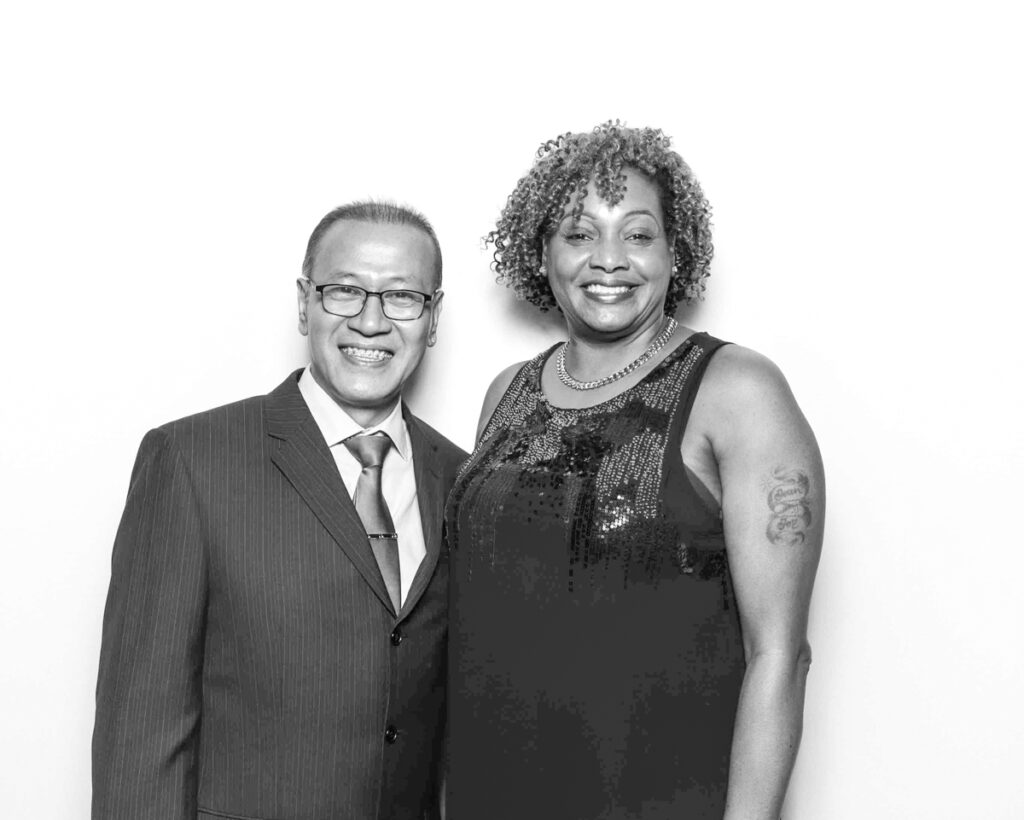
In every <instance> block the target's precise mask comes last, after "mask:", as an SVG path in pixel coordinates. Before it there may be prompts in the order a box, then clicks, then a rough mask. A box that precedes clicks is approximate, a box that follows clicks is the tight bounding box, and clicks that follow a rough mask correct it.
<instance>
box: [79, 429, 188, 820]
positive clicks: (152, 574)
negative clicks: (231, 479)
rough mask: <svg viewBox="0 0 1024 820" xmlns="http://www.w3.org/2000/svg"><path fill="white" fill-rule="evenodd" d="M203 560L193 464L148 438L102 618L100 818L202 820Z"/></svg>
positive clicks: (165, 439) (164, 438)
mask: <svg viewBox="0 0 1024 820" xmlns="http://www.w3.org/2000/svg"><path fill="white" fill-rule="evenodd" d="M205 608H206V555H205V548H204V538H203V527H202V520H201V515H200V508H199V504H198V502H197V498H196V494H195V491H194V486H193V482H192V477H191V475H190V474H189V471H188V469H187V465H186V459H185V458H184V457H183V454H182V452H181V450H180V449H179V447H178V446H177V445H176V443H175V442H174V440H173V439H172V438H171V437H170V435H169V434H168V433H166V432H164V431H161V430H153V431H150V432H149V433H148V434H147V435H146V437H145V438H144V439H143V442H142V446H141V447H140V449H139V454H138V458H137V459H136V462H135V468H134V470H133V471H132V480H131V485H130V487H129V490H128V499H127V502H126V505H125V510H124V514H123V516H122V518H121V524H120V526H119V528H118V531H117V537H116V540H115V542H114V551H113V560H112V565H111V578H110V590H109V592H108V594H107V604H106V610H105V612H104V616H103V642H102V648H101V651H100V664H99V680H98V683H97V688H96V726H95V730H94V732H93V745H92V762H93V771H92V779H93V800H92V818H93V820H184V818H188V820H195V816H196V791H197V759H198V749H197V742H198V736H199V724H200V709H201V702H202V700H201V679H202V658H203V632H204V617H205Z"/></svg>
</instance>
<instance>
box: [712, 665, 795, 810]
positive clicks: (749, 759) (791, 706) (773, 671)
mask: <svg viewBox="0 0 1024 820" xmlns="http://www.w3.org/2000/svg"><path fill="white" fill-rule="evenodd" d="M809 666H810V648H809V647H805V648H803V649H801V650H799V651H792V652H788V651H787V652H781V651H780V652H762V653H755V654H754V655H753V656H752V657H751V659H750V662H749V663H748V664H747V671H746V674H745V676H744V678H743V688H742V690H741V692H740V701H739V707H738V708H737V711H736V725H735V729H734V731H733V741H732V758H731V762H730V765H729V791H728V796H727V799H726V808H725V817H724V820H778V818H779V816H780V814H781V812H782V802H783V800H784V798H785V796H786V787H787V785H788V784H789V776H790V774H791V773H792V771H793V762H794V761H795V760H796V752H797V748H798V747H799V745H800V733H801V731H802V728H803V709H804V686H805V683H806V680H807V669H808V667H809Z"/></svg>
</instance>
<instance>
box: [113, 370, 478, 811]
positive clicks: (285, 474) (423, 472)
mask: <svg viewBox="0 0 1024 820" xmlns="http://www.w3.org/2000/svg"><path fill="white" fill-rule="evenodd" d="M297 377H298V373H295V374H292V375H291V376H290V377H289V378H288V379H286V380H285V382H284V383H283V384H282V385H281V386H280V387H278V388H277V389H276V390H274V392H272V393H270V394H269V395H267V396H260V397H257V398H252V399H247V400H245V401H241V402H238V403H235V404H230V405H227V406H225V407H220V408H217V409H214V410H210V411H208V412H205V413H200V414H198V415H195V416H191V417H188V418H185V419H181V420H179V421H175V422H172V423H170V424H167V425H165V426H163V427H160V428H158V429H156V430H152V431H150V432H149V433H148V434H147V435H146V437H145V439H144V440H143V442H142V446H141V448H140V450H139V455H138V459H137V460H136V463H135V468H134V471H133V473H132V480H131V486H130V488H129V491H128V500H127V504H126V507H125V511H124V516H123V518H122V520H121V525H120V527H119V529H118V533H117V539H116V541H115V544H114V552H113V562H112V573H111V582H110V592H109V595H108V598H107V606H106V611H105V614H104V619H103V646H102V651H101V656H100V668H99V683H98V686H97V695H96V728H95V732H94V735H93V818H94V820H185V819H186V818H187V819H188V820H197V818H198V819H199V820H213V818H236V819H237V818H241V819H242V820H247V819H248V818H257V819H258V820H331V819H332V818H338V819H339V820H341V818H344V819H345V820H361V819H362V818H382V819H384V818H386V819H387V820H392V818H396V819H400V818H410V819H411V818H416V819H417V820H422V818H424V817H429V816H431V815H432V814H433V813H434V811H435V808H434V807H435V804H436V798H437V793H438V772H439V769H440V763H441V754H442V752H441V746H442V736H443V729H444V690H445V666H444V652H445V644H446V641H447V600H446V596H447V583H448V564H447V558H446V556H444V555H443V554H442V550H441V526H442V524H441V522H442V516H443V509H442V508H443V504H444V500H445V497H446V495H447V492H448V489H449V488H450V486H451V483H452V480H453V478H454V474H455V470H456V468H457V467H458V465H459V463H460V462H461V461H462V459H463V458H464V457H465V455H466V454H465V453H464V452H462V451H461V450H460V449H458V448H457V447H456V446H455V445H453V444H452V443H451V442H449V441H448V440H447V439H445V438H443V437H442V436H441V435H440V434H439V433H437V432H436V431H434V430H433V429H431V428H430V427H428V426H427V425H425V424H423V423H422V422H420V421H419V420H418V419H416V418H415V417H414V416H412V415H410V414H409V413H408V411H406V413H405V417H406V422H407V424H408V426H409V431H410V434H411V440H412V450H413V460H414V463H415V472H416V485H417V494H418V497H419V504H420V514H421V517H422V520H423V528H424V536H425V541H426V547H427V554H426V557H425V558H424V559H423V562H422V564H421V566H420V568H419V571H418V572H417V574H416V576H415V578H414V580H413V583H412V589H411V590H410V593H409V595H408V598H407V600H406V602H405V603H404V604H403V607H402V610H401V612H400V613H398V614H397V615H396V613H395V612H394V610H393V608H392V605H391V603H390V599H389V598H388V594H387V590H386V589H385V586H384V581H383V579H382V578H381V575H380V571H379V569H378V568H377V564H376V562H375V560H374V557H373V553H372V551H371V549H370V547H369V544H368V542H367V538H366V535H365V532H364V530H363V528H362V525H361V523H360V521H359V517H358V515H357V514H356V511H355V508H354V507H353V506H352V502H351V500H350V498H349V494H348V492H347V491H346V489H345V487H344V485H343V483H342V480H341V477H340V476H339V474H338V470H337V467H336V465H335V463H334V459H333V458H332V456H331V453H330V450H329V449H328V447H327V445H326V444H325V442H324V440H323V436H322V435H321V433H320V430H319V428H318V427H317V426H316V423H315V422H314V421H313V418H312V416H311V415H310V413H309V410H308V409H307V407H306V404H305V402H304V401H303V399H302V396H301V394H300V393H299V390H298V386H297Z"/></svg>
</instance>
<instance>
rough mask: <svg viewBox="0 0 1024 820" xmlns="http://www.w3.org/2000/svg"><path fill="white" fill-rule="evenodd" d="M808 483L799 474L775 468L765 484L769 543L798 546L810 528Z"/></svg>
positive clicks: (806, 479) (805, 476) (798, 472)
mask: <svg viewBox="0 0 1024 820" xmlns="http://www.w3.org/2000/svg"><path fill="white" fill-rule="evenodd" d="M810 487H811V482H810V479H808V478H807V474H806V473H804V472H801V471H800V470H786V469H784V468H782V467H776V468H775V470H774V471H773V472H772V478H771V481H769V483H768V498H767V501H768V508H769V509H770V510H771V511H772V515H771V518H769V519H768V530H767V535H768V540H769V541H771V542H772V543H773V544H781V545H782V546H785V547H794V546H800V545H801V544H803V543H804V541H806V540H807V530H808V529H809V528H810V526H811V506H810V498H809V496H810Z"/></svg>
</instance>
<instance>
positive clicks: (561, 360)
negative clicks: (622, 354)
mask: <svg viewBox="0 0 1024 820" xmlns="http://www.w3.org/2000/svg"><path fill="white" fill-rule="evenodd" d="M678 326H679V323H678V322H677V321H676V320H675V319H673V318H672V317H671V316H669V317H668V321H666V322H665V326H664V327H663V328H662V330H661V333H659V334H658V335H657V336H656V337H655V339H654V341H653V342H651V344H650V346H649V347H648V348H647V350H645V351H644V352H643V353H641V354H640V355H639V357H637V358H636V359H633V361H631V362H630V363H629V364H627V365H626V366H625V367H623V368H621V369H619V370H616V371H615V372H614V373H611V374H610V375H608V376H604V377H602V378H600V379H594V380H593V381H590V382H581V381H579V380H578V379H574V378H573V377H572V376H570V375H569V371H568V370H566V369H565V348H566V347H568V345H569V343H568V342H566V343H565V344H563V345H562V346H561V348H559V350H558V356H556V357H555V370H556V372H557V373H558V379H559V381H561V382H562V384H564V385H565V386H566V387H569V388H572V389H573V390H593V389H595V388H597V387H604V386H605V385H606V384H611V383H612V382H617V381H618V380H619V379H621V378H622V377H623V376H628V375H629V374H630V373H632V372H633V371H634V370H636V369H637V368H638V367H640V366H642V365H644V364H647V362H649V361H650V360H651V359H652V358H653V357H654V354H656V353H657V352H658V351H659V350H661V349H662V348H663V347H664V346H665V345H666V344H668V340H669V339H671V338H672V334H673V333H675V332H676V328H677V327H678Z"/></svg>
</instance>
